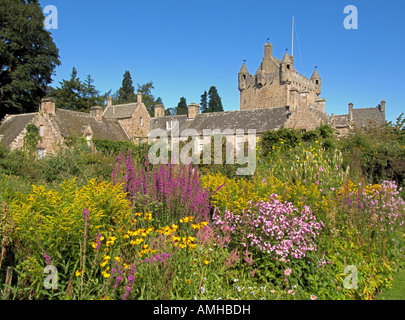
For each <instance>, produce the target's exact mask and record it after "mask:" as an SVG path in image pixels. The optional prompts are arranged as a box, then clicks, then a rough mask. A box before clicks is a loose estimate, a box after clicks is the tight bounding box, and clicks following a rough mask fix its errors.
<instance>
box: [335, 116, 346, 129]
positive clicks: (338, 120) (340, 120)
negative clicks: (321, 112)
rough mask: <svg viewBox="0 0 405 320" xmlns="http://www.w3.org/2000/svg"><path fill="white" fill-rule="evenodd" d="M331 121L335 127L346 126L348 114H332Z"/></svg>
mask: <svg viewBox="0 0 405 320" xmlns="http://www.w3.org/2000/svg"><path fill="white" fill-rule="evenodd" d="M332 121H333V123H332V125H334V126H335V127H336V128H343V127H348V126H349V115H348V114H339V115H334V116H333V117H332Z"/></svg>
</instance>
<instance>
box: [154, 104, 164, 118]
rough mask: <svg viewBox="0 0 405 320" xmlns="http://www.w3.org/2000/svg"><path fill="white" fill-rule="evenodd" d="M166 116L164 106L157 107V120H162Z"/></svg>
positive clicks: (158, 105)
mask: <svg viewBox="0 0 405 320" xmlns="http://www.w3.org/2000/svg"><path fill="white" fill-rule="evenodd" d="M164 116H165V106H164V105H163V104H157V105H155V118H161V117H164Z"/></svg>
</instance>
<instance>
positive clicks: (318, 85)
mask: <svg viewBox="0 0 405 320" xmlns="http://www.w3.org/2000/svg"><path fill="white" fill-rule="evenodd" d="M311 80H312V81H314V83H315V88H316V94H317V95H318V96H319V95H320V94H321V77H320V76H319V73H318V70H316V68H315V70H314V73H313V74H312V77H311Z"/></svg>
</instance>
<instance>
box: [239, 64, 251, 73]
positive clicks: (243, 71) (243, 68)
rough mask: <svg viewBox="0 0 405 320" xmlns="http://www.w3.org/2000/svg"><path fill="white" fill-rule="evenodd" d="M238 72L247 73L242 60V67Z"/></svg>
mask: <svg viewBox="0 0 405 320" xmlns="http://www.w3.org/2000/svg"><path fill="white" fill-rule="evenodd" d="M239 73H247V74H249V72H248V69H247V67H246V64H245V63H244V62H243V64H242V68H240V71H239Z"/></svg>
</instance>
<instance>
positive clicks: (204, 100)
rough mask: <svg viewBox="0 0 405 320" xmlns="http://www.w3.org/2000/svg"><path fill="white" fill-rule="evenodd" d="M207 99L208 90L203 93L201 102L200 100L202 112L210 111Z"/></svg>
mask: <svg viewBox="0 0 405 320" xmlns="http://www.w3.org/2000/svg"><path fill="white" fill-rule="evenodd" d="M207 99H208V95H207V90H205V91H204V93H203V94H202V95H201V102H200V109H201V113H206V112H208V100H207Z"/></svg>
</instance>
